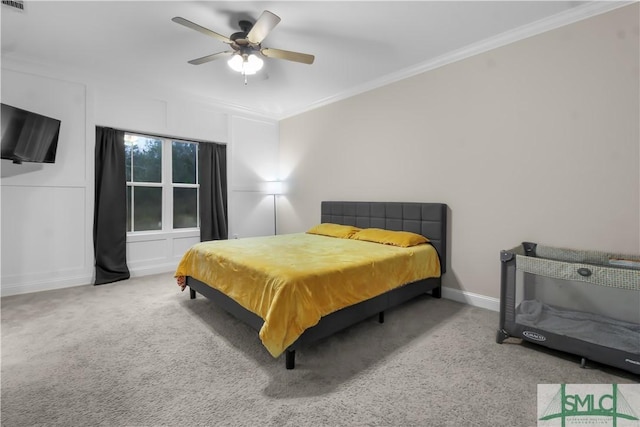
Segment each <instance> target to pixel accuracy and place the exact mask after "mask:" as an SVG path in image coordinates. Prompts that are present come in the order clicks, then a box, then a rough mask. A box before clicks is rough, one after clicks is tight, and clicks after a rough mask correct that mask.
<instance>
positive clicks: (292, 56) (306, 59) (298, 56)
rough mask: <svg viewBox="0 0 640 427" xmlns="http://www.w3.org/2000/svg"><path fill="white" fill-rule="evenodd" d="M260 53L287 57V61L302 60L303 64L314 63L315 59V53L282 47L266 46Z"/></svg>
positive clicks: (272, 56)
mask: <svg viewBox="0 0 640 427" xmlns="http://www.w3.org/2000/svg"><path fill="white" fill-rule="evenodd" d="M260 53H262V54H263V55H264V56H266V57H267V58H276V59H286V60H287V61H294V62H302V63H303V64H313V60H314V59H315V56H313V55H309V54H306V53H299V52H291V51H288V50H282V49H271V48H264V49H262V50H261V51H260Z"/></svg>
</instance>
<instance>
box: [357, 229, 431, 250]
mask: <svg viewBox="0 0 640 427" xmlns="http://www.w3.org/2000/svg"><path fill="white" fill-rule="evenodd" d="M351 238H352V239H356V240H365V241H367V242H375V243H383V244H385V245H393V246H400V247H403V248H408V247H409V246H416V245H421V244H423V243H427V242H429V239H427V238H426V237H424V236H421V235H420V234H416V233H411V232H410V231H392V230H383V229H382V228H365V229H364V230H360V231H358V232H357V233H355V234H354V235H353V236H351Z"/></svg>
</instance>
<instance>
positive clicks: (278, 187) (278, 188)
mask: <svg viewBox="0 0 640 427" xmlns="http://www.w3.org/2000/svg"><path fill="white" fill-rule="evenodd" d="M264 189H265V191H264V192H265V193H267V194H282V193H284V185H283V183H282V181H267V182H266V183H265V186H264Z"/></svg>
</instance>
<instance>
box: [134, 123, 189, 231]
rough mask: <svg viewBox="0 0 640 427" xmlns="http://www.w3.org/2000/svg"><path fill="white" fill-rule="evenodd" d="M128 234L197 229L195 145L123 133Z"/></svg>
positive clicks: (187, 142)
mask: <svg viewBox="0 0 640 427" xmlns="http://www.w3.org/2000/svg"><path fill="white" fill-rule="evenodd" d="M124 141H125V167H126V176H127V231H128V232H140V231H172V230H176V229H187V228H198V227H199V224H200V219H199V216H198V212H199V209H198V199H199V198H198V191H199V188H200V186H199V184H198V144H197V143H195V142H190V141H178V140H172V139H168V138H159V137H155V136H147V135H139V134H132V133H125V136H124Z"/></svg>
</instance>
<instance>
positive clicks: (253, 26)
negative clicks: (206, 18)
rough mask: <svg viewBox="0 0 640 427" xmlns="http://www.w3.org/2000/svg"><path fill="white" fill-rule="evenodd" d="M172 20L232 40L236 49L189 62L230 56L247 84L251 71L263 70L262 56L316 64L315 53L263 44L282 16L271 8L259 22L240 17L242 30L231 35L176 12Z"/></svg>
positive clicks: (197, 62) (212, 35)
mask: <svg viewBox="0 0 640 427" xmlns="http://www.w3.org/2000/svg"><path fill="white" fill-rule="evenodd" d="M171 20H172V21H173V22H176V23H178V24H180V25H184V26H185V27H187V28H191V29H192V30H196V31H198V32H200V33H202V34H205V35H207V36H210V37H213V38H215V39H218V40H220V41H221V42H223V43H226V44H228V45H229V46H230V47H231V49H233V50H227V51H224V52H218V53H214V54H211V55H207V56H203V57H201V58H196V59H192V60H191V61H189V64H193V65H200V64H204V63H207V62H210V61H213V60H216V59H220V58H224V57H229V56H230V57H231V59H229V61H228V64H229V66H230V67H231V68H232V69H233V70H235V71H238V72H240V73H241V74H242V75H243V76H244V77H245V84H246V83H247V75H251V74H255V73H256V72H257V71H258V70H260V68H262V63H263V61H262V59H261V58H260V56H264V57H267V58H274V59H284V60H287V61H293V62H300V63H303V64H313V61H314V59H315V57H314V56H313V55H309V54H307V53H300V52H291V51H288V50H282V49H273V48H268V47H262V44H261V43H262V41H263V40H264V39H265V38H266V37H267V35H268V34H269V33H270V32H271V30H273V28H275V26H276V25H278V23H279V22H280V17H278V16H277V15H276V14H274V13H272V12H269V11H268V10H265V11H264V12H262V15H260V17H259V18H258V20H257V21H256V22H255V23H251V22H250V21H245V20H242V21H240V22H239V23H238V24H239V26H240V29H241V31H239V32H236V33H233V34H231V35H230V36H229V37H225V36H223V35H222V34H218V33H216V32H215V31H212V30H210V29H208V28H204V27H202V26H200V25H198V24H196V23H194V22H191V21H189V20H187V19H184V18H182V17H179V16H176V17H175V18H172V19H171Z"/></svg>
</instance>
